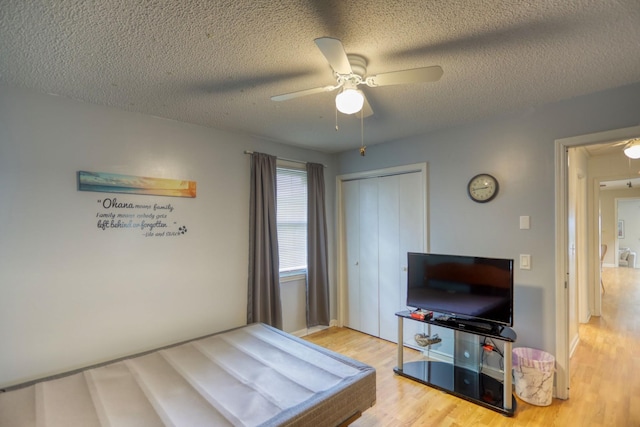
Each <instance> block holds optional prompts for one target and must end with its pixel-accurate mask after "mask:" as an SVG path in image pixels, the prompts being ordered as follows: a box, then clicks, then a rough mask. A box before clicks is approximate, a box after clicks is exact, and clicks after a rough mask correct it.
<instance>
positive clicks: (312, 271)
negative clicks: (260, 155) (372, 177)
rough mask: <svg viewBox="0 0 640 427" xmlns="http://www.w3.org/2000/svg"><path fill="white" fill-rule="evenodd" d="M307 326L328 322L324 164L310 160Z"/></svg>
mask: <svg viewBox="0 0 640 427" xmlns="http://www.w3.org/2000/svg"><path fill="white" fill-rule="evenodd" d="M307 186H308V193H307V194H308V196H307V198H308V203H307V327H312V326H317V325H326V326H328V325H329V320H330V314H329V274H328V270H329V269H328V264H327V218H326V215H325V195H324V193H325V192H324V166H323V165H319V164H316V163H307Z"/></svg>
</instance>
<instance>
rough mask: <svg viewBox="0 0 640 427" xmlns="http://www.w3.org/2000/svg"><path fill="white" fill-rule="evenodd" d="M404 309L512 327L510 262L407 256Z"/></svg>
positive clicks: (437, 256) (452, 257) (428, 255)
mask: <svg viewBox="0 0 640 427" xmlns="http://www.w3.org/2000/svg"><path fill="white" fill-rule="evenodd" d="M407 305H408V306H409V307H415V308H420V309H423V310H428V311H434V312H436V313H441V314H444V315H448V316H453V317H455V318H456V319H460V320H465V319H466V320H479V321H487V322H491V323H498V324H502V325H507V326H513V260H512V259H502V258H482V257H473V256H460V255H442V254H424V253H414V252H409V253H408V278H407Z"/></svg>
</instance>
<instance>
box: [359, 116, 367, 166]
mask: <svg viewBox="0 0 640 427" xmlns="http://www.w3.org/2000/svg"><path fill="white" fill-rule="evenodd" d="M366 151H367V147H366V146H365V145H364V110H360V155H361V156H362V157H364V155H365V153H366Z"/></svg>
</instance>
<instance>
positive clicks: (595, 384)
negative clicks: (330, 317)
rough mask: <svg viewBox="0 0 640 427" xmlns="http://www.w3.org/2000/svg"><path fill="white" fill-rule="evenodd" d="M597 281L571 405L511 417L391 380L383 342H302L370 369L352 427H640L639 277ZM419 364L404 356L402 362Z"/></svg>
mask: <svg viewBox="0 0 640 427" xmlns="http://www.w3.org/2000/svg"><path fill="white" fill-rule="evenodd" d="M603 278H604V285H605V294H604V296H603V315H602V316H601V317H592V318H591V321H590V322H589V323H588V324H584V325H581V326H580V340H581V341H580V344H579V345H578V348H577V349H576V351H575V353H574V355H573V357H572V359H571V392H570V395H571V397H570V399H568V400H559V399H553V403H552V404H551V405H550V406H545V407H541V406H534V405H530V404H528V403H526V402H524V401H522V400H520V399H517V405H518V406H517V410H516V413H515V416H514V417H506V416H504V415H501V414H499V413H497V412H494V411H491V410H489V409H486V408H483V407H480V406H478V405H475V404H473V403H470V402H467V401H465V400H462V399H459V398H457V397H454V396H451V395H448V394H446V393H443V392H440V391H438V390H436V389H433V388H431V387H428V386H424V385H422V384H419V383H417V382H414V381H411V380H409V379H406V378H403V377H400V376H397V375H395V374H394V373H393V368H394V367H395V366H396V345H395V344H393V343H390V342H388V341H384V340H381V339H377V338H374V337H371V336H369V335H366V334H362V333H360V332H356V331H353V330H350V329H347V328H329V329H327V330H324V331H321V332H317V333H315V334H312V335H309V336H307V337H306V338H305V339H307V340H309V341H311V342H314V343H316V344H318V345H321V346H323V347H326V348H329V349H331V350H334V351H336V352H339V353H342V354H345V355H347V356H350V357H353V358H354V359H357V360H360V361H362V362H365V363H368V364H370V365H371V366H374V367H375V368H376V370H377V402H376V404H375V406H374V407H372V408H370V409H369V410H367V411H366V412H365V413H363V414H362V417H361V418H359V419H358V420H356V421H355V422H354V423H353V424H352V426H354V427H366V426H456V427H457V426H460V427H463V426H464V427H468V426H487V427H488V426H491V427H499V426H540V427H548V426H558V427H560V426H562V427H565V426H569V427H571V426H589V427H591V426H595V427H600V426H616V427H618V426H624V427H632V426H640V309H639V308H640V269H630V268H605V270H604V273H603ZM515 329H516V330H517V327H516V328H515ZM420 357H421V355H420V353H419V352H416V351H412V350H409V349H405V362H407V361H410V360H417V359H419V358H420Z"/></svg>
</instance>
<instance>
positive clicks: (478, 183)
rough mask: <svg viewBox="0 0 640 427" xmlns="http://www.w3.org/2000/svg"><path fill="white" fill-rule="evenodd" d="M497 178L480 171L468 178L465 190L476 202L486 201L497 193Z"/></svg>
mask: <svg viewBox="0 0 640 427" xmlns="http://www.w3.org/2000/svg"><path fill="white" fill-rule="evenodd" d="M498 188H499V186H498V180H497V179H495V177H493V176H492V175H489V174H488V173H481V174H478V175H476V176H474V177H473V178H471V180H469V185H467V192H468V193H469V197H471V200H473V201H474V202H478V203H486V202H489V201H491V200H493V199H494V198H495V197H496V196H497V195H498Z"/></svg>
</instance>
